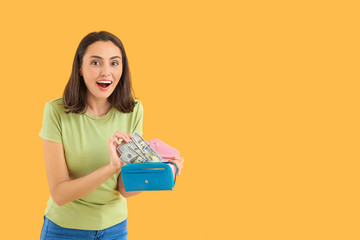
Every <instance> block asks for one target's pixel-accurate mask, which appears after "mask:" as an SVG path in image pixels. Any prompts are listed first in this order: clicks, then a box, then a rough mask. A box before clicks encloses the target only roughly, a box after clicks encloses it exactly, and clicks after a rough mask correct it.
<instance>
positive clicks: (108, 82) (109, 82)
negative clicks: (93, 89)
mask: <svg viewBox="0 0 360 240" xmlns="http://www.w3.org/2000/svg"><path fill="white" fill-rule="evenodd" d="M97 82H98V83H107V84H111V81H97Z"/></svg>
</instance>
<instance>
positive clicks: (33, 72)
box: [0, 0, 360, 240]
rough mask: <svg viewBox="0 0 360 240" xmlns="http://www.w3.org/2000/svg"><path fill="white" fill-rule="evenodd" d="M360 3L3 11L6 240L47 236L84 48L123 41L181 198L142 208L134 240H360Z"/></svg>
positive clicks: (30, 4) (6, 4) (158, 199)
mask: <svg viewBox="0 0 360 240" xmlns="http://www.w3.org/2000/svg"><path fill="white" fill-rule="evenodd" d="M356 2H357V1H278V0H276V1H229V0H223V1H210V0H209V1H189V0H184V1H165V0H164V1H159V0H153V1H89V0H87V1H75V0H73V1H20V0H14V1H10V0H2V1H1V7H0V9H1V10H0V20H1V38H0V41H1V42H0V43H1V44H0V53H1V56H0V66H1V83H2V86H1V94H0V100H1V168H0V169H1V175H0V178H1V179H0V183H1V186H0V187H1V188H0V191H1V200H0V201H1V202H0V206H1V219H2V221H1V222H2V223H1V229H2V231H1V238H2V239H39V236H40V231H41V227H42V223H43V214H44V209H45V207H46V201H47V199H48V197H49V190H48V185H47V178H46V172H45V165H44V159H43V155H42V154H43V153H42V145H41V138H40V137H39V136H38V133H39V131H40V128H41V124H42V114H43V109H44V105H45V102H47V101H50V100H52V99H54V98H57V97H60V96H61V94H62V92H63V89H64V87H65V84H66V83H67V81H68V79H69V76H70V72H71V66H72V61H73V57H74V54H75V51H76V48H77V46H78V44H79V42H80V40H81V39H82V38H83V37H84V36H85V35H86V34H88V33H89V32H92V31H99V30H106V31H109V32H112V33H114V34H115V35H117V36H118V37H119V38H120V39H121V40H122V41H123V43H124V46H125V49H126V51H127V55H128V58H129V63H130V70H131V73H132V77H133V84H134V90H135V94H136V97H138V98H140V99H141V100H142V102H143V105H144V137H145V139H147V140H150V139H152V138H155V137H156V138H159V139H161V140H163V141H165V142H167V143H168V144H170V145H172V146H174V147H175V148H177V149H179V150H180V151H181V155H182V156H184V158H185V164H184V169H183V172H182V174H181V176H180V177H179V178H178V181H177V183H176V187H175V191H173V192H171V191H166V192H146V193H142V194H140V195H138V196H135V197H133V198H129V199H128V207H129V217H128V230H129V239H131V240H135V239H158V240H160V239H174V240H175V239H176V240H177V239H276V240H279V239H286V240H287V239H360V232H359V224H360V217H359V216H360V211H359V200H360V199H359V159H360V158H359V142H360V132H359V85H360V84H359V70H360V69H359V63H360V60H359V59H360V54H359V43H360V41H359V40H360V39H359V23H360V21H359V20H360V19H359V10H360V9H359V5H358V4H357V3H356Z"/></svg>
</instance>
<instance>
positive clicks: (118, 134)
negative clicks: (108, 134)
mask: <svg viewBox="0 0 360 240" xmlns="http://www.w3.org/2000/svg"><path fill="white" fill-rule="evenodd" d="M113 137H117V138H120V139H123V140H124V141H125V142H131V140H130V137H129V136H128V134H127V133H124V132H122V131H117V132H116V133H115V134H114V136H113Z"/></svg>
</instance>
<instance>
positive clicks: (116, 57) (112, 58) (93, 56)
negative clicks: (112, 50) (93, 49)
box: [90, 55, 121, 60]
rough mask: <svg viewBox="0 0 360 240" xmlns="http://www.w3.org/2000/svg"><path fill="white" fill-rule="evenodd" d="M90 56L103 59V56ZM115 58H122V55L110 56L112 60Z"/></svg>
mask: <svg viewBox="0 0 360 240" xmlns="http://www.w3.org/2000/svg"><path fill="white" fill-rule="evenodd" d="M90 58H98V59H103V58H102V57H100V56H95V55H92V56H90ZM114 58H120V59H121V57H119V56H113V57H111V58H110V60H111V59H114Z"/></svg>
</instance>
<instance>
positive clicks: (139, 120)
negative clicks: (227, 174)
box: [131, 100, 144, 135]
mask: <svg viewBox="0 0 360 240" xmlns="http://www.w3.org/2000/svg"><path fill="white" fill-rule="evenodd" d="M143 113H144V108H143V106H142V104H141V101H140V100H137V104H136V105H135V108H134V114H135V121H134V124H133V127H132V131H131V133H134V132H137V133H138V134H140V135H143V130H142V125H143Z"/></svg>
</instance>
